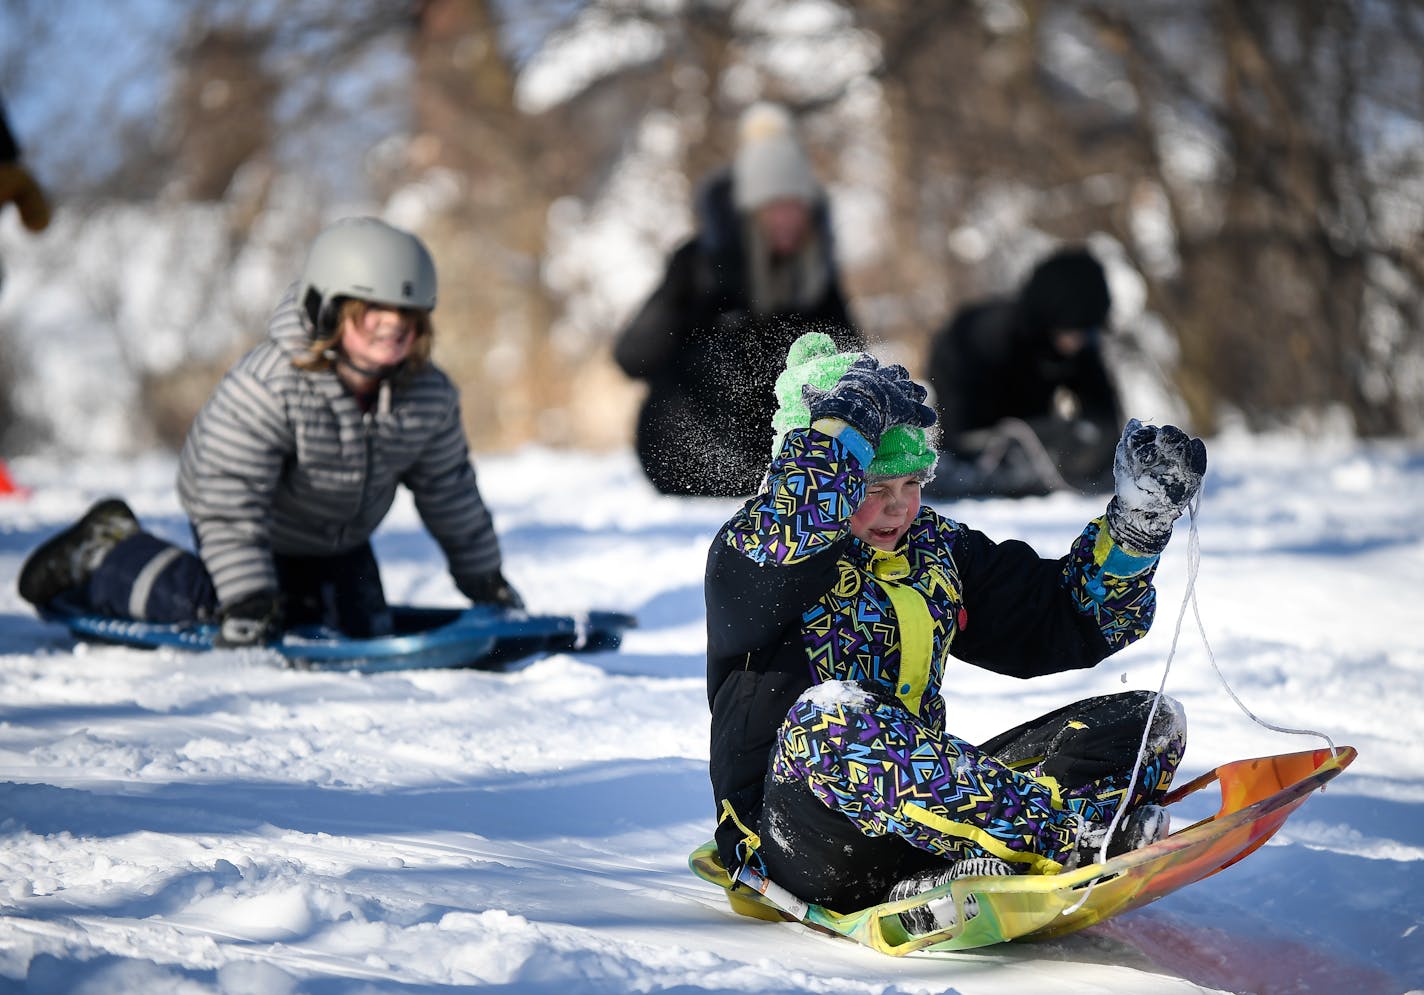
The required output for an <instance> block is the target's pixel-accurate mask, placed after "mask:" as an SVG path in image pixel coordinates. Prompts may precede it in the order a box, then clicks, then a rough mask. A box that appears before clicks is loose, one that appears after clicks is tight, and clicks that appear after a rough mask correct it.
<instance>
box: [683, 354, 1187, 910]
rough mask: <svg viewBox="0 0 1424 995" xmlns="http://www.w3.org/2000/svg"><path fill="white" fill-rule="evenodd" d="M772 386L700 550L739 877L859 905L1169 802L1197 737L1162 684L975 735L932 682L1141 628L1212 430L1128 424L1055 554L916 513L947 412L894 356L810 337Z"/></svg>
mask: <svg viewBox="0 0 1424 995" xmlns="http://www.w3.org/2000/svg"><path fill="white" fill-rule="evenodd" d="M803 384H809V386H806V388H805V390H804V397H805V400H806V402H808V403H804V404H802V403H800V402H801V397H802V396H803V391H802V389H801V388H802V385H803ZM778 395H779V397H780V400H781V402H782V407H781V410H780V411H779V413H778V421H777V427H778V428H779V429H781V430H782V434H781V436H780V437H779V438H778V440H777V449H776V451H775V456H774V458H773V459H772V461H771V465H770V468H769V469H768V472H767V478H766V481H765V483H764V484H763V486H762V488H761V491H760V493H759V494H758V495H756V496H755V497H754V498H752V499H751V500H749V501H748V502H747V503H746V504H745V505H744V506H743V507H742V508H741V510H740V511H738V512H737V514H736V515H734V516H733V517H732V519H731V520H730V521H729V522H727V524H726V525H725V526H724V527H723V528H722V530H721V531H720V532H719V533H718V535H717V537H716V539H715V540H714V542H713V544H712V548H711V551H710V554H709V558H708V567H707V580H706V596H707V627H708V696H709V702H710V705H711V709H712V729H711V762H710V774H711V779H712V785H713V790H714V792H715V799H716V804H717V806H718V819H719V822H718V828H717V843H718V849H719V852H720V855H721V858H722V861H723V863H724V865H725V866H726V867H727V868H728V870H729V871H730V872H731V873H732V875H733V876H735V874H736V870H737V868H738V867H739V866H741V864H742V863H743V862H744V861H752V862H754V864H755V866H756V867H757V869H758V870H759V871H761V872H762V873H764V874H767V875H769V876H770V877H771V879H772V880H774V881H776V882H777V883H778V884H779V885H781V886H782V887H784V888H787V889H789V890H790V891H791V892H792V893H793V894H795V895H797V896H798V897H800V898H802V899H804V900H806V901H811V902H816V903H818V904H821V905H824V906H827V907H829V908H832V909H835V910H838V911H843V912H844V911H852V910H854V909H857V908H863V907H866V906H868V905H871V904H875V903H877V902H881V901H884V900H886V898H887V895H888V893H889V891H890V889H891V887H892V886H894V885H895V884H896V883H898V882H902V881H906V880H907V879H914V878H916V877H917V876H923V875H925V874H927V873H928V874H931V875H933V874H935V873H937V872H946V873H948V872H951V871H952V868H953V866H954V864H955V862H957V861H961V860H965V859H967V858H976V859H978V860H979V861H980V862H981V863H982V858H984V857H986V856H988V857H990V858H994V861H995V862H996V863H998V862H1002V864H1001V865H1000V866H1001V867H1002V868H1003V869H1002V870H1001V871H998V873H1013V872H1025V871H1027V872H1036V873H1053V872H1055V871H1058V870H1060V869H1062V868H1063V867H1064V866H1065V865H1070V866H1071V865H1072V864H1074V863H1076V862H1077V861H1078V860H1080V859H1082V856H1081V855H1080V849H1081V850H1082V851H1083V852H1084V853H1086V851H1087V848H1088V847H1089V846H1090V845H1091V844H1092V843H1095V842H1097V841H1099V840H1101V839H1102V836H1103V832H1102V830H1103V828H1104V827H1105V826H1106V825H1107V824H1108V823H1109V822H1110V821H1111V820H1112V818H1113V816H1114V812H1115V808H1116V806H1117V805H1118V803H1119V802H1120V801H1121V800H1122V797H1123V794H1124V793H1126V794H1127V796H1128V797H1127V806H1128V807H1129V808H1133V807H1136V806H1140V805H1143V804H1144V803H1150V802H1152V801H1154V800H1157V799H1159V798H1160V796H1161V794H1162V793H1163V792H1165V790H1166V788H1167V786H1168V784H1169V782H1170V780H1171V777H1172V773H1173V771H1174V770H1175V768H1176V766H1177V764H1178V763H1179V762H1180V759H1181V755H1182V750H1183V748H1184V745H1185V725H1184V722H1183V721H1182V717H1181V713H1180V709H1179V708H1178V707H1177V706H1176V704H1175V703H1173V702H1171V701H1170V700H1169V699H1163V701H1162V702H1161V703H1160V704H1159V706H1158V707H1157V708H1156V709H1155V710H1153V709H1151V704H1152V696H1151V695H1149V694H1141V693H1129V694H1126V695H1110V696H1105V697H1103V698H1098V699H1091V700H1089V701H1087V702H1080V703H1077V704H1076V705H1073V706H1069V707H1068V708H1065V709H1061V710H1059V711H1058V712H1055V713H1053V714H1051V715H1048V716H1044V717H1043V718H1041V719H1039V720H1035V721H1033V722H1030V723H1026V724H1025V725H1024V726H1021V727H1019V728H1017V729H1014V730H1011V731H1009V732H1008V733H1005V734H1003V735H1001V736H999V737H996V738H995V739H994V740H993V741H991V742H990V743H987V744H984V745H982V746H979V747H976V746H975V745H973V744H971V743H968V742H965V741H964V740H962V739H959V738H957V737H955V736H954V735H953V733H952V732H950V731H949V729H948V728H947V723H946V707H947V706H946V700H945V698H944V697H943V696H942V691H943V690H944V684H945V679H946V676H947V668H948V667H949V666H952V665H953V664H952V663H951V661H950V660H949V657H950V656H953V657H955V658H957V659H958V660H961V661H964V662H967V663H972V664H974V665H977V666H981V667H985V668H987V669H989V670H993V671H995V672H998V673H1002V674H1007V675H1012V676H1016V677H1024V678H1027V677H1034V676H1037V675H1040V674H1051V673H1056V672H1060V671H1065V670H1070V669H1074V668H1086V667H1091V666H1093V665H1094V664H1096V663H1097V662H1098V661H1100V660H1102V659H1103V658H1104V657H1106V656H1108V655H1109V654H1110V653H1113V652H1115V651H1117V650H1119V649H1121V648H1122V647H1124V646H1126V645H1128V644H1129V643H1131V642H1133V641H1134V640H1136V639H1138V638H1140V637H1141V636H1142V635H1143V634H1144V633H1145V632H1146V631H1147V629H1148V627H1149V626H1150V624H1151V621H1152V614H1153V608H1154V602H1155V594H1154V590H1153V587H1152V575H1153V572H1154V570H1155V568H1156V565H1157V559H1158V554H1159V553H1160V552H1161V550H1162V548H1163V547H1164V546H1165V544H1166V540H1167V537H1168V535H1170V531H1171V528H1172V523H1173V521H1174V520H1175V518H1176V517H1177V515H1179V514H1180V512H1181V510H1182V509H1183V508H1184V507H1185V504H1186V502H1187V501H1189V500H1190V499H1191V497H1192V496H1193V495H1194V493H1195V491H1196V488H1197V486H1198V485H1199V483H1200V479H1201V474H1202V472H1203V471H1204V470H1205V449H1204V447H1203V446H1202V444H1201V442H1200V440H1188V439H1187V437H1186V436H1185V435H1184V434H1183V433H1181V432H1179V431H1178V430H1176V429H1174V428H1172V427H1170V426H1168V427H1166V428H1163V429H1160V430H1158V429H1156V428H1151V427H1143V426H1141V425H1140V424H1138V423H1136V422H1130V423H1129V425H1128V430H1127V432H1125V433H1124V436H1123V442H1122V443H1120V444H1119V470H1120V478H1119V488H1118V495H1117V497H1116V498H1115V499H1114V502H1113V503H1112V504H1111V505H1110V507H1109V511H1108V514H1107V515H1105V516H1104V517H1102V518H1098V519H1096V520H1094V521H1092V522H1090V523H1088V525H1087V527H1086V528H1085V529H1084V530H1083V532H1082V533H1081V534H1080V535H1079V536H1078V538H1077V539H1076V540H1075V541H1074V542H1073V543H1072V545H1071V547H1070V549H1069V551H1068V553H1067V555H1065V556H1063V557H1061V558H1059V559H1056V560H1048V559H1042V558H1040V557H1039V556H1038V555H1037V554H1036V553H1035V552H1034V551H1033V550H1032V549H1031V548H1030V547H1029V546H1027V545H1026V544H1024V543H1022V542H1017V541H1009V542H1003V543H996V542H994V541H993V540H991V539H989V538H988V537H987V536H985V535H984V534H983V533H980V532H977V531H975V530H973V529H970V528H968V527H967V526H964V525H962V524H960V523H958V522H956V521H953V520H952V519H949V518H946V517H945V516H943V515H940V514H939V513H937V512H936V511H934V510H933V509H930V508H924V507H920V506H919V485H920V483H921V482H923V480H924V479H926V478H927V477H928V475H929V474H931V473H932V471H933V465H934V451H933V447H932V445H931V444H930V442H929V440H928V438H927V436H926V432H925V429H926V428H929V427H931V426H932V424H933V421H934V416H933V413H932V412H931V411H930V410H929V409H928V408H927V407H925V405H924V404H923V403H922V402H923V399H924V397H925V392H924V389H923V388H922V387H920V386H919V385H917V384H915V383H914V382H913V381H911V380H909V379H908V376H907V375H906V373H905V371H904V370H903V368H900V367H890V368H881V367H879V366H878V364H876V362H875V361H874V360H873V359H871V358H870V357H859V358H857V357H856V356H853V355H850V354H838V355H837V354H834V347H833V346H832V345H831V344H830V342H829V340H825V341H823V342H816V341H814V340H813V337H810V336H808V337H803V339H802V340H800V341H798V342H797V343H796V345H793V347H792V350H791V352H790V354H789V356H788V365H787V371H786V373H784V374H783V376H782V379H781V380H779V381H778ZM948 707H949V709H951V710H954V709H962V708H964V707H965V703H964V702H963V701H960V700H955V699H954V697H953V695H951V699H950V701H949V703H948ZM1149 712H1155V716H1156V717H1155V720H1154V721H1153V728H1152V734H1151V736H1150V737H1149V748H1148V750H1147V752H1146V756H1145V757H1144V762H1143V764H1142V766H1141V771H1140V773H1139V776H1138V778H1137V779H1136V781H1135V783H1132V784H1128V783H1127V782H1128V777H1129V774H1130V772H1131V769H1132V767H1133V760H1134V758H1135V757H1136V755H1137V749H1138V744H1139V741H1140V740H1141V738H1142V735H1143V730H1144V726H1145V723H1146V721H1147V717H1148V714H1149ZM1089 859H1091V858H1089Z"/></svg>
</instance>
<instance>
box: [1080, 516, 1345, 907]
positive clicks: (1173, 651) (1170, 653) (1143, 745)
mask: <svg viewBox="0 0 1424 995" xmlns="http://www.w3.org/2000/svg"><path fill="white" fill-rule="evenodd" d="M1200 510H1201V491H1200V490H1198V491H1197V493H1196V495H1195V496H1194V497H1193V498H1192V500H1191V501H1190V502H1188V503H1187V522H1188V525H1189V526H1190V527H1189V529H1188V534H1187V588H1186V591H1185V592H1184V593H1183V595H1182V606H1181V608H1179V609H1178V610H1177V624H1176V626H1175V627H1174V628H1173V629H1172V645H1171V647H1170V648H1169V649H1168V650H1167V662H1166V663H1165V664H1163V666H1162V680H1161V682H1160V683H1159V684H1158V685H1157V693H1156V694H1155V695H1154V696H1153V697H1152V708H1151V709H1150V710H1149V711H1148V712H1147V724H1146V725H1145V726H1144V727H1143V729H1142V740H1141V742H1139V743H1138V744H1137V759H1136V760H1134V761H1133V764H1132V774H1131V775H1130V776H1129V777H1128V780H1127V787H1126V788H1124V789H1123V793H1122V799H1121V800H1120V801H1119V802H1118V805H1117V809H1116V810H1115V811H1114V812H1113V817H1112V821H1111V822H1110V823H1108V828H1107V831H1106V832H1105V833H1103V841H1102V843H1101V844H1100V845H1099V847H1098V858H1097V859H1098V863H1100V864H1101V863H1103V862H1104V861H1105V860H1107V855H1108V841H1109V840H1111V839H1112V836H1113V833H1115V832H1116V831H1117V827H1118V824H1119V823H1120V822H1121V821H1122V817H1123V814H1124V812H1125V811H1126V809H1127V801H1128V798H1129V797H1130V796H1131V794H1132V786H1133V785H1135V784H1136V783H1137V775H1138V772H1139V771H1141V769H1142V760H1143V757H1145V756H1146V754H1147V741H1148V739H1149V738H1150V737H1151V735H1152V722H1153V720H1154V719H1155V718H1156V717H1157V706H1158V705H1160V704H1161V702H1162V695H1163V693H1164V692H1165V690H1166V687H1167V675H1168V674H1170V673H1171V672H1172V659H1173V658H1174V657H1175V656H1176V655H1177V640H1178V639H1179V638H1180V636H1181V634H1182V622H1183V620H1184V619H1185V618H1186V614H1187V605H1188V604H1190V605H1191V606H1192V615H1193V617H1194V618H1195V619H1196V623H1197V632H1199V633H1200V634H1201V639H1202V645H1203V646H1204V647H1205V648H1206V656H1207V659H1208V660H1210V661H1211V669H1212V670H1214V671H1216V677H1217V680H1219V681H1220V682H1221V686H1222V687H1223V688H1225V689H1226V693H1227V694H1228V695H1230V696H1231V700H1232V701H1234V702H1236V707H1238V708H1240V709H1241V711H1242V712H1244V713H1245V714H1246V717H1247V718H1249V719H1250V720H1251V721H1252V722H1255V723H1256V724H1257V725H1259V726H1263V727H1265V728H1266V729H1270V730H1271V731H1272V732H1279V733H1285V734H1286V735H1290V736H1318V737H1319V738H1321V739H1323V740H1325V742H1326V743H1327V744H1329V747H1330V754H1331V756H1334V755H1335V754H1336V753H1337V752H1338V751H1337V749H1336V746H1335V741H1334V740H1332V739H1331V738H1330V737H1329V736H1327V735H1326V734H1325V733H1323V732H1317V731H1316V730H1314V729H1292V728H1290V727H1288V726H1278V725H1274V724H1272V723H1270V722H1267V721H1265V720H1264V719H1262V718H1260V717H1259V716H1258V715H1256V713H1255V712H1253V711H1251V709H1249V708H1247V707H1246V703H1245V702H1243V701H1242V700H1241V698H1240V697H1239V696H1238V695H1237V694H1236V692H1235V691H1234V690H1233V689H1232V687H1231V685H1230V683H1228V682H1227V680H1226V675H1225V674H1223V673H1222V672H1221V667H1220V666H1219V665H1218V664H1217V662H1216V654H1215V653H1214V652H1213V651H1212V648H1211V642H1210V640H1208V639H1207V636H1206V626H1205V625H1204V624H1203V623H1202V617H1201V606H1200V605H1199V604H1198V603H1197V590H1196V588H1197V573H1198V571H1200V569H1201V534H1200V532H1199V531H1198V530H1197V516H1198V514H1199V513H1200ZM1097 883H1098V882H1097V879H1096V878H1095V879H1094V880H1092V881H1091V882H1089V884H1088V887H1087V888H1086V889H1084V891H1083V897H1082V898H1080V899H1078V901H1076V902H1074V903H1073V905H1072V906H1070V907H1069V908H1066V909H1064V910H1063V915H1065V916H1066V915H1071V914H1072V913H1074V912H1077V911H1078V910H1079V909H1080V908H1082V907H1083V903H1084V902H1086V901H1087V900H1088V896H1089V895H1091V894H1092V893H1093V889H1094V888H1095V887H1097Z"/></svg>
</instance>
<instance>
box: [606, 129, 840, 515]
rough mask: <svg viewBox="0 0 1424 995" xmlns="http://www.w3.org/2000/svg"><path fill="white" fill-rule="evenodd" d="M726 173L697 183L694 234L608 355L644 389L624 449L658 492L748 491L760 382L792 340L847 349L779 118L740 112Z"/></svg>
mask: <svg viewBox="0 0 1424 995" xmlns="http://www.w3.org/2000/svg"><path fill="white" fill-rule="evenodd" d="M739 128H740V131H739V146H738V150H737V154H736V158H735V159H734V160H733V162H732V164H731V166H730V168H728V169H723V170H721V171H719V172H717V173H715V174H713V175H712V176H711V177H709V178H708V180H707V181H706V182H704V183H703V185H702V186H701V188H700V190H699V192H698V195H697V222H698V225H697V228H698V230H697V233H696V234H695V235H694V236H693V237H692V238H691V239H689V240H688V241H687V242H685V243H684V244H683V245H681V246H680V247H679V248H678V249H677V251H676V252H674V253H673V255H672V258H671V259H670V260H669V262H668V266H667V272H666V273H665V274H664V276H663V281H662V284H661V285H660V286H659V287H658V288H657V290H656V291H654V292H653V295H652V296H651V297H650V298H649V299H648V301H647V302H646V303H645V304H644V305H643V307H642V310H640V311H639V312H638V314H637V316H636V317H634V318H633V320H632V322H631V323H630V324H629V325H628V327H627V328H626V329H625V330H624V331H623V334H622V336H621V337H620V338H619V340H618V342H617V344H616V345H615V347H614V352H613V356H614V359H615V360H617V362H618V365H619V366H620V367H622V369H623V372H624V373H626V374H627V375H628V376H630V377H633V378H635V379H639V380H646V381H647V382H648V397H647V400H646V401H645V402H644V404H643V408H642V411H641V412H640V413H639V416H638V427H637V443H636V444H637V451H638V458H639V460H640V461H641V462H642V465H643V469H644V471H645V472H646V473H647V475H648V479H649V480H650V481H652V483H653V486H654V487H656V488H657V489H658V490H659V491H661V492H662V493H664V494H697V495H707V496H719V497H723V496H739V495H744V494H751V493H752V492H754V491H755V490H756V488H757V485H758V484H759V483H760V481H761V477H762V474H763V473H764V472H765V470H766V464H767V459H768V458H769V457H770V455H771V440H772V431H771V416H772V414H773V412H774V411H775V410H776V398H775V396H774V394H773V390H772V388H773V384H774V383H775V380H776V375H777V374H778V373H779V372H780V371H781V366H782V362H783V360H784V359H785V356H786V350H787V348H788V347H789V346H790V345H791V343H792V342H793V341H794V340H795V339H796V338H797V336H799V335H800V334H801V333H802V332H804V331H807V330H808V329H812V328H817V329H820V330H822V331H825V332H827V333H828V334H830V335H831V337H832V338H833V339H834V340H835V341H836V343H837V345H838V346H839V347H840V348H842V349H858V348H860V344H861V343H860V336H859V334H858V332H857V331H856V330H855V328H854V326H853V324H852V321H851V318H850V315H849V313H848V311H847V309H846V303H845V298H844V297H843V295H842V294H841V288H840V281H839V276H838V274H837V271H836V263H835V257H834V251H833V246H832V243H831V225H830V212H829V209H828V207H827V204H826V198H825V193H824V191H823V190H822V189H821V187H820V184H819V183H817V181H816V177H815V175H814V174H813V172H812V170H811V164H810V162H809V160H808V159H807V157H806V153H805V151H804V150H803V149H802V147H801V145H800V143H799V142H798V141H797V138H796V135H795V133H794V130H793V126H792V122H791V118H790V115H789V114H788V113H787V112H786V111H785V110H784V109H783V108H781V107H779V106H776V105H772V104H757V105H755V106H753V107H751V108H749V109H748V110H747V112H746V113H745V114H744V115H743V117H742V120H741V122H740V125H739Z"/></svg>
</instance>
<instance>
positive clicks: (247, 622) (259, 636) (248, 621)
mask: <svg viewBox="0 0 1424 995" xmlns="http://www.w3.org/2000/svg"><path fill="white" fill-rule="evenodd" d="M283 614H284V612H283V609H282V597H281V595H278V594H274V593H272V592H271V591H258V592H256V593H255V594H249V595H248V596H247V597H245V598H243V599H242V600H241V601H239V602H237V603H236V604H234V605H230V606H228V607H226V608H224V609H223V610H222V613H221V616H220V618H221V621H220V623H219V625H218V633H217V635H216V636H214V637H213V645H214V646H223V647H228V648H233V647H238V646H262V645H265V644H267V643H271V642H275V641H276V640H277V637H278V636H280V635H281V634H282V616H283Z"/></svg>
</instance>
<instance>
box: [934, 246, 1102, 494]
mask: <svg viewBox="0 0 1424 995" xmlns="http://www.w3.org/2000/svg"><path fill="white" fill-rule="evenodd" d="M1111 308H1112V298H1111V296H1110V294H1109V292H1108V283H1107V277H1106V275H1105V274H1104V272H1103V267H1102V265H1101V264H1100V263H1099V262H1098V261H1097V260H1096V259H1095V258H1093V256H1092V255H1091V254H1090V253H1089V252H1087V251H1086V250H1085V249H1081V248H1066V249H1062V250H1060V251H1058V252H1055V253H1053V254H1052V255H1050V256H1048V257H1047V258H1045V259H1043V260H1041V261H1040V262H1039V263H1038V265H1037V266H1035V267H1034V270H1033V272H1032V274H1031V275H1030V276H1029V278H1028V280H1027V282H1026V283H1025V284H1024V285H1023V287H1022V288H1021V289H1020V290H1019V292H1018V294H1017V295H1016V296H1015V297H1013V298H1008V299H995V300H987V301H979V302H976V303H973V304H969V305H966V306H965V307H963V308H961V309H960V310H959V311H958V313H956V314H955V315H954V317H953V318H952V319H951V320H950V321H949V322H948V323H947V324H946V325H945V326H944V327H943V328H942V329H941V330H940V332H939V333H938V334H937V335H936V336H935V338H934V341H933V342H932V343H931V346H930V355H929V370H928V380H929V383H930V386H931V388H932V389H933V390H934V394H935V403H936V405H937V407H938V409H939V417H940V426H941V431H942V436H941V440H942V446H943V449H944V460H943V462H942V465H941V467H940V473H939V476H938V477H937V478H936V482H935V484H934V486H933V487H931V488H930V489H928V490H926V492H925V493H926V495H927V496H929V497H934V498H952V497H966V496H975V495H997V496H1004V497H1019V496H1024V495H1031V494H1047V493H1049V492H1050V491H1054V490H1078V491H1084V492H1087V493H1101V492H1105V491H1108V490H1110V489H1111V488H1112V461H1113V448H1114V446H1115V445H1116V443H1117V438H1118V434H1119V432H1120V430H1121V427H1122V410H1121V406H1120V403H1119V400H1118V395H1117V390H1116V388H1115V387H1114V386H1113V382H1112V378H1111V377H1110V376H1109V375H1108V370H1107V367H1106V366H1105V365H1104V363H1103V356H1102V351H1101V349H1100V348H1099V344H1100V338H1101V336H1102V334H1103V332H1104V331H1106V329H1107V319H1108V312H1109V311H1110V310H1111Z"/></svg>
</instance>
